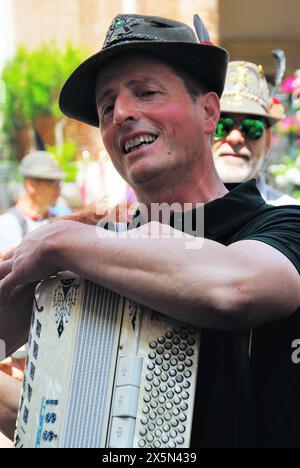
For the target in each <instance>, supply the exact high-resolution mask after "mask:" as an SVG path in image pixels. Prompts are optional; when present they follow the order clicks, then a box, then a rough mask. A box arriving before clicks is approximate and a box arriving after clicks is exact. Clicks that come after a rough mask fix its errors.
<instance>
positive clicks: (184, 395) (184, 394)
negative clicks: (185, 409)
mask: <svg viewBox="0 0 300 468" xmlns="http://www.w3.org/2000/svg"><path fill="white" fill-rule="evenodd" d="M181 396H182V398H183V399H184V400H187V399H188V398H189V396H190V395H189V394H188V392H182V394H181Z"/></svg>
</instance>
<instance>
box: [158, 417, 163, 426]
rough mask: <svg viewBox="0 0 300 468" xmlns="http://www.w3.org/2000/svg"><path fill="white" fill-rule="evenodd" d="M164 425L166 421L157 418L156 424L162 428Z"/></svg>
mask: <svg viewBox="0 0 300 468" xmlns="http://www.w3.org/2000/svg"><path fill="white" fill-rule="evenodd" d="M163 423H164V421H163V420H162V418H157V420H156V424H157V425H158V426H162V425H163Z"/></svg>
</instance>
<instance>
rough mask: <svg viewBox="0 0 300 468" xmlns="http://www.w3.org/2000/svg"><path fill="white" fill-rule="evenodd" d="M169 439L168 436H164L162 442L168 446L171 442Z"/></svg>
mask: <svg viewBox="0 0 300 468" xmlns="http://www.w3.org/2000/svg"><path fill="white" fill-rule="evenodd" d="M169 440H170V439H169V437H168V436H167V435H164V436H162V438H161V441H162V443H163V444H167V443H168V442H169Z"/></svg>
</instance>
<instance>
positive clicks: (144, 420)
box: [141, 416, 149, 426]
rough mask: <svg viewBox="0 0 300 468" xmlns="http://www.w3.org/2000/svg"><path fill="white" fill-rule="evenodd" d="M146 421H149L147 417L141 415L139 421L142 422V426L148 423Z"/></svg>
mask: <svg viewBox="0 0 300 468" xmlns="http://www.w3.org/2000/svg"><path fill="white" fill-rule="evenodd" d="M148 422H149V419H148V418H146V416H143V417H142V418H141V423H142V424H143V425H144V426H146V424H148Z"/></svg>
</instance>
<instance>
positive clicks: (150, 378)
mask: <svg viewBox="0 0 300 468" xmlns="http://www.w3.org/2000/svg"><path fill="white" fill-rule="evenodd" d="M153 377H154V376H153V374H151V373H149V374H147V375H146V379H147V380H148V381H149V382H151V380H153Z"/></svg>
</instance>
